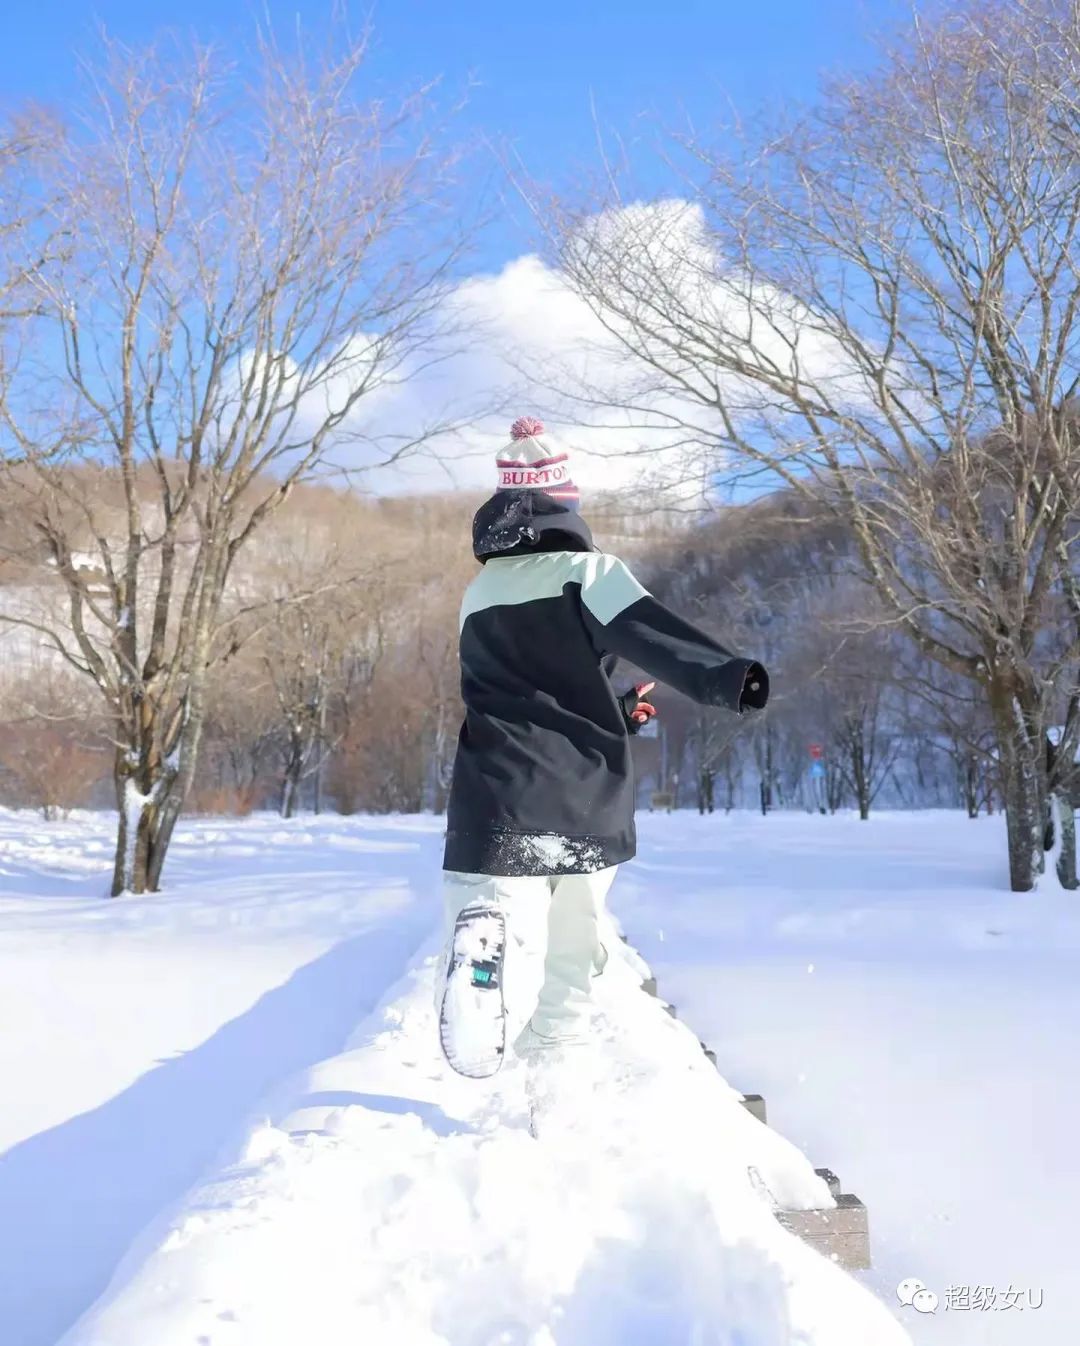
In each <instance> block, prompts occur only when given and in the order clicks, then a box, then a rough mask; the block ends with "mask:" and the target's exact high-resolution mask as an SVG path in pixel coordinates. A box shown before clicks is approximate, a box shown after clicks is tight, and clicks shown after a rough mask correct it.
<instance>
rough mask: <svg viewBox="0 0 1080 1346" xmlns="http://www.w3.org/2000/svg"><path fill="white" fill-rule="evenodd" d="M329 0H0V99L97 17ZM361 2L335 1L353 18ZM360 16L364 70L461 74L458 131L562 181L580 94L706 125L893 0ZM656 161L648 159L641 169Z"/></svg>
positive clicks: (67, 67)
mask: <svg viewBox="0 0 1080 1346" xmlns="http://www.w3.org/2000/svg"><path fill="white" fill-rule="evenodd" d="M330 3H331V0H291V2H290V0H264V2H263V3H257V2H255V0H184V3H175V2H169V3H163V2H162V0H97V2H96V3H88V2H87V0H38V3H33V0H8V4H7V6H6V7H5V13H4V16H3V20H2V25H0V34H2V41H0V90H3V91H4V92H3V97H4V98H5V100H8V101H10V100H19V99H21V98H24V97H32V98H37V99H42V100H45V101H48V102H50V103H63V101H64V99H65V97H67V96H68V92H69V90H70V88H71V83H72V78H73V75H74V72H75V70H76V53H77V52H79V51H80V50H81V51H83V52H86V51H92V50H93V48H94V45H95V27H96V24H97V23H102V24H104V25H105V27H106V28H107V29H109V31H111V32H112V33H113V34H114V35H115V36H117V37H119V38H122V39H124V40H125V41H129V42H133V43H138V42H141V41H144V40H146V39H148V38H150V37H151V36H153V34H154V33H155V32H156V31H158V30H160V29H161V28H163V27H172V28H176V29H179V30H180V31H181V32H187V31H191V32H195V33H197V34H199V36H201V37H206V38H214V39H217V40H219V41H222V42H223V43H224V44H225V45H226V46H233V45H235V44H236V42H237V38H238V37H242V35H243V34H244V33H245V32H246V31H249V30H250V27H251V23H252V20H253V16H254V15H256V14H261V13H263V12H266V13H269V15H270V16H271V18H272V20H273V22H274V24H275V26H276V27H278V28H279V29H280V30H283V31H289V30H291V29H292V28H293V27H294V25H295V23H296V20H297V17H299V18H300V20H301V21H302V23H303V24H304V25H310V26H311V28H312V29H313V30H317V29H318V27H319V26H320V24H321V23H322V22H323V21H324V19H325V16H326V14H327V13H328V11H329V8H330ZM367 12H369V11H368V7H367V6H361V5H356V4H353V5H350V14H352V15H353V16H357V17H362V16H363V15H364V14H365V13H367ZM370 12H371V13H372V14H373V16H374V30H375V42H376V50H375V54H374V58H373V61H372V67H371V69H372V77H373V79H375V80H377V81H378V82H379V83H380V84H383V85H385V86H386V87H387V88H393V87H401V86H402V85H404V84H410V83H416V82H419V81H422V80H427V79H430V78H432V77H433V76H441V77H443V79H444V80H445V82H446V87H447V88H448V90H451V91H455V92H456V91H457V90H459V89H463V88H464V87H465V86H466V84H467V82H469V81H470V80H471V81H472V82H473V83H472V88H471V92H470V94H469V99H468V106H467V109H466V111H465V113H464V119H465V121H466V123H467V124H468V126H469V128H470V130H471V131H474V132H478V133H481V134H482V135H484V136H486V137H490V138H491V139H492V140H494V141H498V142H509V143H510V144H512V145H513V147H514V148H515V149H516V151H517V152H518V153H519V154H520V155H521V157H522V158H523V160H524V161H525V163H526V164H527V165H528V167H529V169H530V171H531V172H533V173H534V174H536V175H537V176H539V177H541V178H543V179H550V180H556V181H560V182H565V181H567V180H569V179H570V178H572V177H573V175H574V173H575V169H577V168H579V167H581V166H583V165H588V164H589V163H590V162H595V153H594V132H593V125H592V121H591V113H590V105H591V104H592V103H595V106H596V109H597V113H598V117H599V120H600V122H601V123H602V124H603V125H605V126H610V127H614V128H618V129H619V130H620V132H621V133H623V134H624V135H625V136H627V137H629V138H631V139H633V138H635V137H641V138H648V136H649V135H650V126H652V125H653V124H656V123H668V124H671V123H673V122H676V121H678V120H679V119H680V117H685V116H686V115H690V116H692V117H693V118H694V120H695V122H696V123H697V124H699V125H701V126H706V125H708V123H709V121H710V118H713V117H715V116H716V115H717V110H718V109H721V108H722V107H723V106H724V105H725V103H726V100H727V99H729V98H730V99H733V100H734V101H735V102H736V103H737V104H738V105H739V106H741V107H747V108H750V107H753V106H755V105H758V104H761V103H762V102H767V101H770V100H776V99H785V98H790V97H795V98H809V97H812V96H813V92H814V87H815V84H816V81H817V78H818V76H819V74H820V73H821V72H822V71H823V70H829V69H836V68H851V67H853V66H859V65H862V64H865V63H866V62H867V61H868V60H869V59H871V48H870V45H869V43H868V42H867V40H866V35H867V33H868V32H869V31H872V30H873V28H874V27H877V26H880V25H881V24H882V23H883V22H887V21H888V17H889V16H890V15H891V14H895V12H896V0H770V3H767V4H762V3H752V2H750V3H747V2H746V0H668V3H666V4H665V3H662V0H661V2H660V3H657V0H647V2H645V0H546V2H539V0H537V2H535V3H521V2H520V0H498V2H496V0H381V3H378V4H375V5H374V6H372V7H371V8H370ZM650 114H651V116H652V117H653V118H655V119H656V123H654V122H653V121H650ZM644 157H645V160H646V162H648V156H647V155H645V156H644ZM663 172H664V169H663V168H662V166H660V165H659V164H658V163H657V162H656V161H655V160H653V161H652V164H651V170H650V176H652V175H654V174H655V175H656V177H658V178H660V179H661V180H662V176H663ZM655 180H656V179H655V178H654V181H655ZM527 247H528V238H527V237H526V236H525V234H524V231H523V230H522V229H521V228H519V226H518V223H517V222H516V221H514V220H512V219H507V220H506V221H504V222H503V223H502V225H501V226H496V227H495V228H494V229H492V230H491V231H490V233H489V235H488V237H487V238H486V239H485V241H484V244H483V247H482V255H481V259H480V260H481V263H482V264H484V265H487V266H491V265H496V264H498V263H500V262H502V261H505V260H506V259H507V258H509V257H512V256H514V255H516V254H517V253H520V252H522V251H524V250H526V249H527Z"/></svg>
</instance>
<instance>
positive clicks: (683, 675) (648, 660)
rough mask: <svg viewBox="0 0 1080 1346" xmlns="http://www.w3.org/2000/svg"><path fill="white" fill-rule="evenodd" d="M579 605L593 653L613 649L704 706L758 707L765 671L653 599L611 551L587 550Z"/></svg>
mask: <svg viewBox="0 0 1080 1346" xmlns="http://www.w3.org/2000/svg"><path fill="white" fill-rule="evenodd" d="M581 610H582V616H583V618H584V621H585V625H586V628H587V629H588V631H589V635H590V637H591V638H592V642H593V645H594V646H595V648H596V651H597V653H598V654H599V655H601V657H602V656H604V655H608V654H616V655H619V656H620V657H621V658H623V659H628V660H629V661H630V662H631V663H633V664H636V665H637V666H638V668H641V669H644V670H645V672H646V673H648V674H650V675H651V676H652V677H654V678H656V679H658V680H659V681H661V682H666V683H667V684H668V685H669V686H671V687H674V688H675V689H676V691H679V692H682V693H683V694H684V695H685V696H688V697H690V698H691V700H693V701H697V702H698V703H699V704H700V705H706V706H726V707H727V708H728V709H729V710H734V711H740V712H741V711H744V710H760V709H761V708H762V707H763V706H764V705H765V703H766V701H767V700H768V699H769V676H768V674H767V673H766V672H765V669H764V668H763V667H762V666H761V664H759V663H757V662H756V661H755V660H753V659H740V658H738V657H737V656H736V655H733V654H732V653H731V651H730V650H726V649H725V648H724V647H723V645H721V644H719V643H718V642H717V641H715V640H713V638H712V636H708V635H706V634H705V632H704V631H699V630H698V628H697V627H696V626H694V625H692V624H691V623H690V622H688V621H685V620H684V619H683V618H682V617H680V616H678V615H677V614H676V613H674V612H672V611H671V610H670V608H666V607H665V606H664V605H663V603H659V602H657V600H656V599H655V598H653V596H652V594H650V593H649V592H648V590H647V589H645V588H643V587H642V586H641V585H640V584H639V583H638V581H637V580H636V579H635V578H634V576H633V575H632V574H631V573H630V571H629V569H628V568H627V567H626V566H625V565H624V564H623V562H622V561H620V560H618V558H617V557H614V556H604V555H595V554H593V555H591V556H590V557H589V568H588V571H587V573H586V577H585V579H584V581H583V583H582V586H581Z"/></svg>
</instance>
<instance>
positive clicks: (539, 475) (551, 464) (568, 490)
mask: <svg viewBox="0 0 1080 1346" xmlns="http://www.w3.org/2000/svg"><path fill="white" fill-rule="evenodd" d="M543 433H544V423H543V421H539V420H537V418H536V417H535V416H519V417H518V418H517V420H516V421H515V422H514V423H513V425H512V426H511V427H510V443H509V444H507V446H506V447H505V448H504V449H503V450H502V451H501V452H500V453H499V455H498V456H497V458H496V459H495V466H496V467H497V468H498V471H499V485H498V489H499V490H500V491H543V492H544V493H545V494H546V495H550V496H551V497H552V498H553V499H555V500H561V501H562V502H563V504H565V505H569V506H571V507H573V506H574V505H576V504H577V501H578V498H579V496H578V489H577V487H576V486H575V485H574V483H573V480H572V478H571V476H570V466H569V462H568V459H569V457H570V455H569V454H568V453H566V452H565V451H562V452H560V451H559V449H558V447H557V446H555V445H553V444H548V443H545V442H544V440H542V439H541V438H540V436H541V435H542V434H543Z"/></svg>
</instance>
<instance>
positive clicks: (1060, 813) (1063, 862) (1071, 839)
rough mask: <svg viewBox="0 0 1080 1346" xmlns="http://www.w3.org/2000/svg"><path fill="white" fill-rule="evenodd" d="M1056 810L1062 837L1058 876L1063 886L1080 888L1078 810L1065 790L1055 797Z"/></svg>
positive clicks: (1059, 833)
mask: <svg viewBox="0 0 1080 1346" xmlns="http://www.w3.org/2000/svg"><path fill="white" fill-rule="evenodd" d="M1053 803H1054V812H1055V813H1056V815H1057V828H1058V835H1059V838H1060V845H1059V847H1058V857H1057V876H1058V878H1059V879H1060V880H1061V886H1062V888H1068V889H1069V890H1070V891H1073V890H1075V889H1076V888H1080V880H1078V879H1077V874H1076V812H1075V810H1074V808H1073V804H1072V799H1071V798H1070V797H1069V794H1068V792H1067V791H1065V790H1061V791H1059V792H1057V793H1056V794H1055V795H1054V797H1053Z"/></svg>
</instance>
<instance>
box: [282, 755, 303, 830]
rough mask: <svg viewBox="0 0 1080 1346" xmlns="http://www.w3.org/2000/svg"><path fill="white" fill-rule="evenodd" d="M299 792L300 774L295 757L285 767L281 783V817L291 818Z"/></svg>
mask: <svg viewBox="0 0 1080 1346" xmlns="http://www.w3.org/2000/svg"><path fill="white" fill-rule="evenodd" d="M299 793H300V775H299V771H298V769H297V765H296V761H295V759H293V760H290V762H289V764H288V766H287V767H286V768H285V779H284V780H283V781H282V784H281V809H280V813H281V816H282V817H283V818H291V817H292V816H293V814H294V813H295V812H296V800H297V796H298V795H299Z"/></svg>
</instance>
